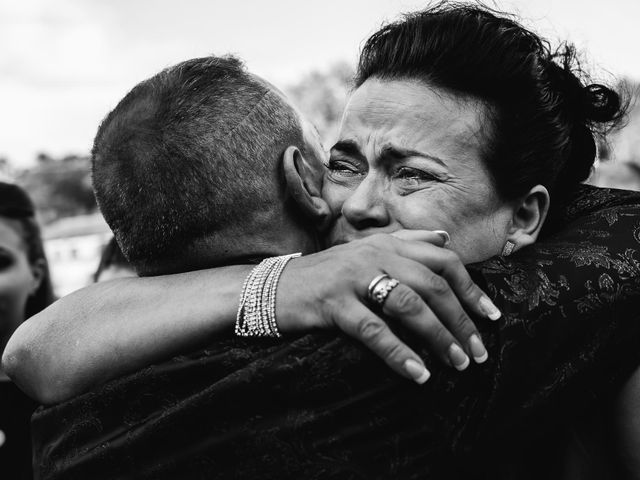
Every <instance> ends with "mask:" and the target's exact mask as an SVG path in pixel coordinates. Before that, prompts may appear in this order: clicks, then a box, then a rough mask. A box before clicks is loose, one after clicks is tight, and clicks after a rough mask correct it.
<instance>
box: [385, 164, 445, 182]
mask: <svg viewBox="0 0 640 480" xmlns="http://www.w3.org/2000/svg"><path fill="white" fill-rule="evenodd" d="M393 178H397V179H399V180H402V181H403V182H405V183H407V184H408V185H418V184H419V183H421V182H430V181H435V180H438V178H437V177H436V176H435V175H433V174H431V173H429V172H425V171H424V170H420V169H418V168H412V167H400V168H398V169H397V170H396V171H395V172H394V174H393Z"/></svg>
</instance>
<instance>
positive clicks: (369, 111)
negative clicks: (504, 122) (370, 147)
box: [340, 79, 487, 156]
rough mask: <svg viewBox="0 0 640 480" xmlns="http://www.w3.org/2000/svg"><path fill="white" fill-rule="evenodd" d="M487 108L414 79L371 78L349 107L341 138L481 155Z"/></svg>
mask: <svg viewBox="0 0 640 480" xmlns="http://www.w3.org/2000/svg"><path fill="white" fill-rule="evenodd" d="M486 118H487V112H486V106H485V105H484V104H483V103H482V102H480V101H479V100H474V99H469V98H464V97H462V96H460V97H456V96H455V95H454V94H451V93H449V92H446V91H444V90H441V89H438V88H434V87H430V86H427V85H425V84H424V83H421V82H417V81H411V80H379V79H369V80H367V81H366V82H365V83H364V84H363V85H362V86H360V87H359V88H358V89H357V90H356V91H355V92H354V94H353V95H352V97H351V98H350V100H349V103H348V104H347V107H346V109H345V114H344V118H343V123H342V128H341V132H340V138H341V139H344V138H346V137H348V138H349V139H350V140H353V141H355V142H357V143H359V144H362V145H364V144H370V143H377V144H379V145H386V144H389V143H396V144H398V146H399V147H404V148H428V149H431V150H437V151H438V152H440V153H448V154H450V155H460V154H465V155H468V154H473V155H474V156H475V153H478V154H480V152H481V151H482V150H483V149H484V146H485V141H486V140H485V139H486V136H485V135H484V134H483V132H484V129H483V125H482V123H483V122H484V121H485V119H486Z"/></svg>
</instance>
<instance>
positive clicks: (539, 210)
mask: <svg viewBox="0 0 640 480" xmlns="http://www.w3.org/2000/svg"><path fill="white" fill-rule="evenodd" d="M548 212H549V192H548V191H547V189H546V188H545V187H543V186H542V185H536V186H535V187H533V188H532V189H531V190H529V192H528V193H527V194H526V195H525V196H524V197H522V199H521V200H520V202H519V203H518V205H516V208H515V210H514V212H513V218H512V222H511V228H510V229H509V235H508V236H507V240H509V241H511V242H513V243H514V244H515V249H516V250H518V249H520V248H522V247H525V246H527V245H531V244H532V243H534V242H535V241H536V239H537V238H538V235H539V234H540V230H541V229H542V224H543V223H544V221H545V219H546V218H547V213H548Z"/></svg>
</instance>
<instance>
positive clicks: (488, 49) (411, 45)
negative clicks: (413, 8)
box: [355, 3, 625, 199]
mask: <svg viewBox="0 0 640 480" xmlns="http://www.w3.org/2000/svg"><path fill="white" fill-rule="evenodd" d="M371 77H374V78H380V79H383V80H385V79H386V80H396V79H416V80H419V81H423V82H425V83H426V84H429V85H433V86H435V87H438V88H441V89H444V90H446V91H450V92H452V93H455V94H458V95H462V96H467V97H471V98H477V99H480V100H482V101H484V102H485V103H486V105H487V106H488V112H489V118H487V121H488V123H489V125H490V126H491V128H488V129H486V133H487V136H488V139H489V141H488V142H487V150H486V151H485V152H484V154H485V162H486V165H487V167H488V169H489V171H490V172H491V175H492V177H493V179H494V181H495V184H496V188H497V189H498V192H499V193H500V194H501V195H502V196H503V197H504V198H506V199H514V198H518V197H519V196H521V195H523V194H525V193H526V192H527V191H528V190H529V189H530V188H531V187H533V186H534V185H536V184H542V185H544V186H546V187H547V188H548V189H549V190H550V191H551V192H552V193H557V194H560V193H568V191H569V190H573V188H574V187H575V186H577V185H578V184H579V183H580V182H582V181H583V180H586V179H587V177H588V176H589V174H590V172H591V168H592V166H593V162H594V160H595V158H596V138H597V137H598V136H601V135H602V136H604V134H605V133H606V132H607V131H609V129H610V128H612V127H613V126H614V125H615V124H616V123H617V122H618V121H619V120H620V119H621V118H622V116H623V114H624V111H625V108H624V106H623V103H624V102H622V101H621V98H620V96H619V95H618V94H617V93H616V92H615V91H613V90H612V89H610V88H608V87H606V86H604V85H600V84H588V82H587V80H586V76H585V74H584V72H583V71H582V70H581V68H580V65H579V62H578V60H577V58H576V53H575V49H574V48H573V46H571V45H567V44H565V45H562V46H561V47H560V48H559V49H558V50H556V51H552V50H551V49H550V46H549V44H548V42H546V41H545V40H543V39H541V38H540V37H539V36H538V35H536V34H534V33H532V32H531V31H529V30H527V29H525V28H524V27H523V26H522V25H520V24H519V23H517V22H516V21H515V20H514V19H513V18H511V17H510V16H508V15H506V14H502V13H499V12H495V11H493V10H490V9H488V8H485V7H481V6H477V5H468V4H459V3H440V4H438V5H436V6H433V7H431V8H428V9H426V10H424V11H420V12H415V13H411V14H408V15H405V16H404V17H403V18H402V19H401V20H399V21H397V22H395V23H391V24H389V25H386V26H383V27H382V28H381V29H380V30H379V31H378V32H376V33H374V34H373V35H372V36H371V37H370V38H369V39H368V40H367V42H366V43H365V45H364V47H363V49H362V52H361V55H360V61H359V65H358V71H357V74H356V82H355V83H356V87H359V86H360V85H362V84H363V83H364V82H365V81H366V80H367V79H368V78H371Z"/></svg>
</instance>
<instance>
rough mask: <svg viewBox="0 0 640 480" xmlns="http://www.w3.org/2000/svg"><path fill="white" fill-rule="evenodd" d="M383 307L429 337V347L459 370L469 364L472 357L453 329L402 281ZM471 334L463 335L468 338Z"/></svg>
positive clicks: (421, 334) (397, 318)
mask: <svg viewBox="0 0 640 480" xmlns="http://www.w3.org/2000/svg"><path fill="white" fill-rule="evenodd" d="M382 311H383V313H384V314H385V315H388V316H390V317H392V318H394V319H396V321H398V322H399V323H400V324H401V325H403V326H404V327H405V328H408V329H409V330H411V331H412V332H413V333H416V334H418V335H419V336H420V337H421V338H422V339H424V340H425V341H426V343H427V344H428V346H429V348H430V350H431V351H432V352H434V353H435V354H436V355H438V356H439V357H440V359H441V360H442V361H443V362H444V363H446V364H448V365H451V366H452V367H455V368H456V369H458V370H464V369H465V368H467V366H469V363H470V361H469V357H468V356H467V354H466V353H465V352H464V350H463V349H462V348H461V347H460V345H458V343H457V342H456V339H455V338H454V336H453V335H452V332H450V330H448V329H447V328H446V327H445V326H444V324H443V323H442V322H441V321H440V320H438V317H436V315H435V314H434V313H433V311H432V310H431V309H430V308H429V306H427V304H426V303H425V302H424V300H423V299H422V298H421V297H420V295H418V293H416V292H415V291H414V290H412V289H411V288H410V287H409V286H407V285H404V284H402V283H401V284H399V285H398V286H397V287H395V288H394V289H393V290H392V291H391V292H389V295H388V296H387V298H386V301H385V302H384V305H383V307H382ZM468 338H469V337H468V336H465V337H463V342H466V341H467V339H468Z"/></svg>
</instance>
